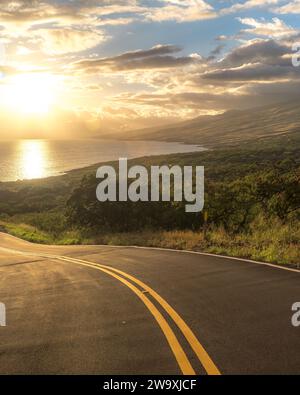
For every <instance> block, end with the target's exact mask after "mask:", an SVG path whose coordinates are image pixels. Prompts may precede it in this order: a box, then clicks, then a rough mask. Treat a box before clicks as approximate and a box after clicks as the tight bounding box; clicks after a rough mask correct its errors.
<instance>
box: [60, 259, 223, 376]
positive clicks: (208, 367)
mask: <svg viewBox="0 0 300 395" xmlns="http://www.w3.org/2000/svg"><path fill="white" fill-rule="evenodd" d="M58 259H63V260H68V261H72V262H74V263H79V264H86V265H89V266H91V267H94V268H99V269H100V268H101V270H103V271H104V270H106V272H109V273H108V274H110V275H113V273H111V271H113V272H115V273H119V274H121V275H122V276H124V277H125V278H127V279H129V280H131V281H132V282H134V283H135V284H137V285H139V286H140V287H141V288H143V289H144V290H145V291H147V292H149V294H150V295H151V296H152V297H153V298H154V299H155V300H156V301H157V302H158V303H159V304H160V306H161V307H162V308H163V309H164V310H165V311H166V312H167V313H168V314H169V316H170V317H171V318H172V320H173V321H174V322H175V324H176V325H177V327H178V328H179V329H180V330H181V332H182V334H183V335H184V337H185V338H186V340H187V341H188V343H189V345H190V346H191V348H192V350H193V351H194V352H195V354H196V355H197V357H198V359H199V361H200V363H201V364H202V366H203V367H204V369H205V371H206V372H207V374H209V375H220V374H221V372H220V370H219V369H218V368H217V366H216V365H215V364H214V362H213V361H212V359H211V358H210V356H209V355H208V353H207V352H206V350H205V349H204V347H203V346H202V345H201V343H200V342H199V340H198V339H197V337H196V335H195V334H194V333H193V331H192V330H191V329H190V327H189V326H188V325H187V324H186V323H185V321H184V320H183V318H181V316H180V315H179V314H178V313H177V312H176V311H175V310H174V309H173V307H171V306H170V304H169V303H168V302H167V301H166V300H165V299H163V298H162V297H161V296H160V295H159V294H158V293H157V292H155V291H154V290H153V289H152V288H151V287H149V286H148V285H147V284H145V283H144V282H142V281H140V280H139V279H137V278H136V277H134V276H131V275H130V274H127V273H125V272H123V271H121V270H118V269H115V268H112V267H110V266H106V265H102V264H99V263H95V262H89V261H85V260H82V259H77V258H69V257H58ZM118 279H119V280H120V281H122V280H124V279H123V278H122V277H119V276H118ZM125 281H126V280H125ZM122 282H124V281H122ZM128 284H130V285H131V286H132V284H131V283H128ZM126 285H127V284H126ZM127 286H128V285H127ZM136 289H137V288H136ZM138 291H139V290H138ZM139 292H140V291H139ZM141 294H142V295H143V296H144V294H143V293H141ZM147 300H148V299H147ZM148 301H149V300H148ZM149 302H150V301H149ZM150 303H151V302H150ZM153 306H154V305H153ZM154 307H155V306H154ZM152 314H153V313H152ZM170 329H171V328H170ZM173 334H174V333H173ZM174 336H175V335H174ZM176 340H177V339H176ZM173 352H174V351H173ZM176 359H177V358H176Z"/></svg>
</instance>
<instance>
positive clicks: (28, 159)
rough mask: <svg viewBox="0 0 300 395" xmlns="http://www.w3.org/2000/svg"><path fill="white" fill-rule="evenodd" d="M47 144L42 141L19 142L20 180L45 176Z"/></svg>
mask: <svg viewBox="0 0 300 395" xmlns="http://www.w3.org/2000/svg"><path fill="white" fill-rule="evenodd" d="M47 156H48V155H47V144H46V142H44V141H42V140H26V141H25V140H24V141H21V142H20V179H33V178H42V177H45V176H46V163H47Z"/></svg>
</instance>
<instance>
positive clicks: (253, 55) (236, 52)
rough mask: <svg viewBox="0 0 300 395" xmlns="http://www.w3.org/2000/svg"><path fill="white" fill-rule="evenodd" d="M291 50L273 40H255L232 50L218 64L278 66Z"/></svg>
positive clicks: (226, 65) (231, 65)
mask: <svg viewBox="0 0 300 395" xmlns="http://www.w3.org/2000/svg"><path fill="white" fill-rule="evenodd" d="M289 53H291V48H290V47H289V46H287V45H286V44H284V43H281V42H279V41H275V40H272V39H270V40H262V39H255V40H251V41H249V42H248V43H246V44H244V45H241V46H240V47H237V48H235V49H233V50H232V51H231V52H230V53H229V54H228V55H227V56H226V57H225V58H224V59H223V60H222V62H220V67H222V66H223V67H224V66H225V67H238V66H243V65H245V64H249V63H262V64H280V63H281V62H282V60H283V56H284V55H287V54H289Z"/></svg>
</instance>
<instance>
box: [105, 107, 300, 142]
mask: <svg viewBox="0 0 300 395" xmlns="http://www.w3.org/2000/svg"><path fill="white" fill-rule="evenodd" d="M299 107H300V102H299V101H293V102H288V103H279V104H278V105H274V104H273V105H268V106H265V107H259V108H251V109H247V110H231V111H227V112H225V113H224V114H220V115H216V116H201V117H198V118H196V119H193V120H190V121H186V122H181V123H178V124H173V125H169V126H163V127H153V128H149V129H142V130H135V131H132V132H128V133H126V139H127V138H130V139H139V140H147V139H148V140H162V141H178V142H185V143H192V144H195V143H198V144H201V145H204V146H205V147H214V148H217V147H218V148H222V147H224V146H239V144H240V143H241V142H245V141H250V142H254V141H257V140H258V139H261V138H266V137H269V138H272V139H273V138H274V136H276V135H278V136H280V135H285V134H289V133H295V132H298V133H299V131H300V112H299ZM113 136H114V137H118V138H124V133H123V134H119V135H118V134H114V135H112V134H111V135H110V137H113Z"/></svg>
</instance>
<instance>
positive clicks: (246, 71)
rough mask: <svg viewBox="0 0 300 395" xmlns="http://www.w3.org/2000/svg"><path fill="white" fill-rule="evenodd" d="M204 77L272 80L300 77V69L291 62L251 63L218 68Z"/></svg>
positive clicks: (222, 79)
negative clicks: (274, 63) (282, 64)
mask: <svg viewBox="0 0 300 395" xmlns="http://www.w3.org/2000/svg"><path fill="white" fill-rule="evenodd" d="M202 78H204V79H208V80H214V81H217V80H219V81H239V82H248V81H262V82H264V81H270V80H276V81H278V80H280V79H291V78H297V79H299V78H300V71H299V70H298V69H297V68H295V67H293V66H292V65H291V63H290V62H289V65H287V66H277V65H264V64H251V65H247V66H243V67H238V68H234V69H225V70H217V71H212V72H208V73H206V74H204V75H203V76H202Z"/></svg>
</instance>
